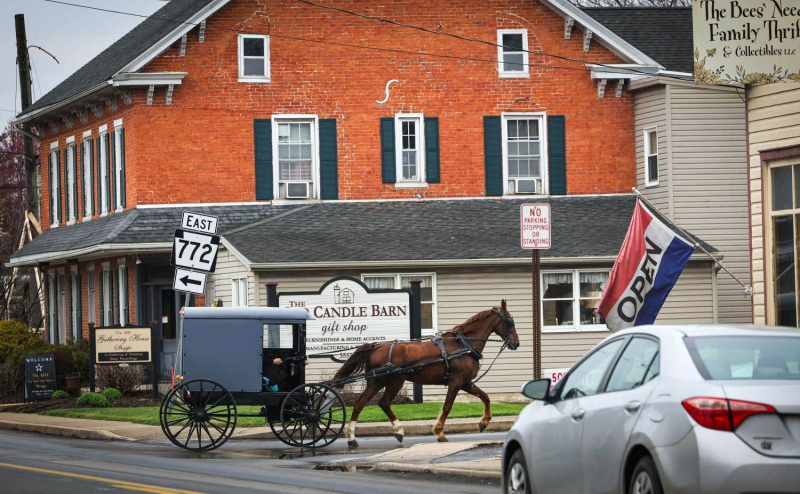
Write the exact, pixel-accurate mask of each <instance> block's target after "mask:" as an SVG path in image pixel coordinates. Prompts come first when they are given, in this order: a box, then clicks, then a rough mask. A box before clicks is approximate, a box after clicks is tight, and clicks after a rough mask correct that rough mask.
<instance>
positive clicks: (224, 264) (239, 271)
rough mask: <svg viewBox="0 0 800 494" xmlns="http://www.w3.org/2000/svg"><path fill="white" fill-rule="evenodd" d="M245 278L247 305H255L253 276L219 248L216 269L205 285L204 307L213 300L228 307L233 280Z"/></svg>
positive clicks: (232, 256)
mask: <svg viewBox="0 0 800 494" xmlns="http://www.w3.org/2000/svg"><path fill="white" fill-rule="evenodd" d="M245 277H246V278H247V299H248V302H247V305H248V306H250V307H254V306H255V305H256V298H255V296H256V293H255V286H256V285H255V279H256V278H255V274H254V273H252V272H250V271H248V270H247V269H246V268H245V265H244V264H242V262H241V261H239V259H237V258H236V257H235V256H234V255H233V254H231V253H230V251H229V250H227V249H224V248H220V249H219V253H218V255H217V267H216V271H215V272H214V273H213V274H209V276H208V281H207V283H206V294H207V296H206V297H205V300H206V305H207V306H211V304H212V303H213V301H214V298H218V299H220V300H221V301H222V304H223V306H224V307H230V306H231V303H232V301H231V300H232V299H231V288H232V286H233V279H234V278H245Z"/></svg>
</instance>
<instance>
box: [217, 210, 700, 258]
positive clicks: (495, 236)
mask: <svg viewBox="0 0 800 494" xmlns="http://www.w3.org/2000/svg"><path fill="white" fill-rule="evenodd" d="M635 201H636V198H635V196H633V195H614V196H566V197H552V198H549V199H537V200H536V201H535V202H548V203H550V205H551V209H552V218H553V226H552V244H553V247H552V248H551V249H549V250H545V251H543V252H542V255H543V256H544V257H578V256H614V255H616V254H617V253H618V252H619V248H620V246H621V245H622V240H623V239H624V238H625V234H626V232H627V230H628V226H629V224H630V221H631V215H632V214H633V208H634V204H635ZM524 202H530V200H528V201H525V200H500V199H497V200H487V199H475V200H449V201H425V202H363V203H362V202H357V203H334V202H326V203H320V204H312V205H309V206H305V207H300V208H298V209H296V210H294V211H290V212H287V213H285V214H282V215H276V216H273V217H272V218H269V219H267V220H264V221H262V222H260V224H257V225H247V226H245V227H242V228H239V229H237V230H234V231H232V232H228V233H227V234H226V235H225V238H226V240H228V241H229V242H230V243H231V244H232V245H233V246H234V247H235V248H236V249H237V250H238V251H239V252H240V253H241V254H242V255H244V256H245V257H246V258H247V259H248V260H250V261H251V262H253V263H289V262H337V261H340V262H345V261H356V262H358V261H393V260H422V259H436V260H445V259H495V258H514V257H530V255H531V254H530V252H529V251H526V250H523V249H522V248H521V247H520V232H519V210H520V205H521V204H523V203H524ZM265 245H268V246H269V248H265ZM706 248H709V249H710V248H711V247H709V246H706Z"/></svg>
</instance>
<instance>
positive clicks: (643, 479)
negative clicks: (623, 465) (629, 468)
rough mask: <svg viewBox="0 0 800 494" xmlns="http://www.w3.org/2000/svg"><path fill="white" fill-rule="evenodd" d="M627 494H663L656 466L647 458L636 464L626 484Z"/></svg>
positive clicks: (644, 457)
mask: <svg viewBox="0 0 800 494" xmlns="http://www.w3.org/2000/svg"><path fill="white" fill-rule="evenodd" d="M628 494H664V491H663V489H661V478H660V477H659V476H658V470H656V464H655V463H654V462H653V459H652V458H650V457H649V456H643V457H642V458H641V459H640V460H639V462H638V463H636V467H634V469H633V473H632V474H631V478H630V479H629V482H628Z"/></svg>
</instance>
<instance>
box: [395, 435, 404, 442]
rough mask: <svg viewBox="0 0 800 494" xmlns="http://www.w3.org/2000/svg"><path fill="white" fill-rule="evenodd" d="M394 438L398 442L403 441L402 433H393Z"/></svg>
mask: <svg viewBox="0 0 800 494" xmlns="http://www.w3.org/2000/svg"><path fill="white" fill-rule="evenodd" d="M394 438H395V439H397V442H398V443H402V442H403V435H402V434H395V435H394Z"/></svg>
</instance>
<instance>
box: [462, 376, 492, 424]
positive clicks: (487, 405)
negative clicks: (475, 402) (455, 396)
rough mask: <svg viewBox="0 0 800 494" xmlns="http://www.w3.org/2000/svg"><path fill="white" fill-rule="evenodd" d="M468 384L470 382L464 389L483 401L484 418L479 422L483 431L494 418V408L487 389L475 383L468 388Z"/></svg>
mask: <svg viewBox="0 0 800 494" xmlns="http://www.w3.org/2000/svg"><path fill="white" fill-rule="evenodd" d="M467 386H469V384H467V385H466V386H465V387H464V388H463V389H464V391H466V392H467V393H469V394H471V395H473V396H477V397H478V398H480V400H481V401H482V402H483V418H482V419H481V422H480V424H478V428H479V429H480V431H481V432H483V431H485V430H486V428H487V427H489V421H490V420H492V409H491V402H490V401H489V395H487V394H486V392H485V391H483V390H482V389H481V388H479V387H477V386H475V385H474V384H473V385H472V387H471V388H469V389H467Z"/></svg>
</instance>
